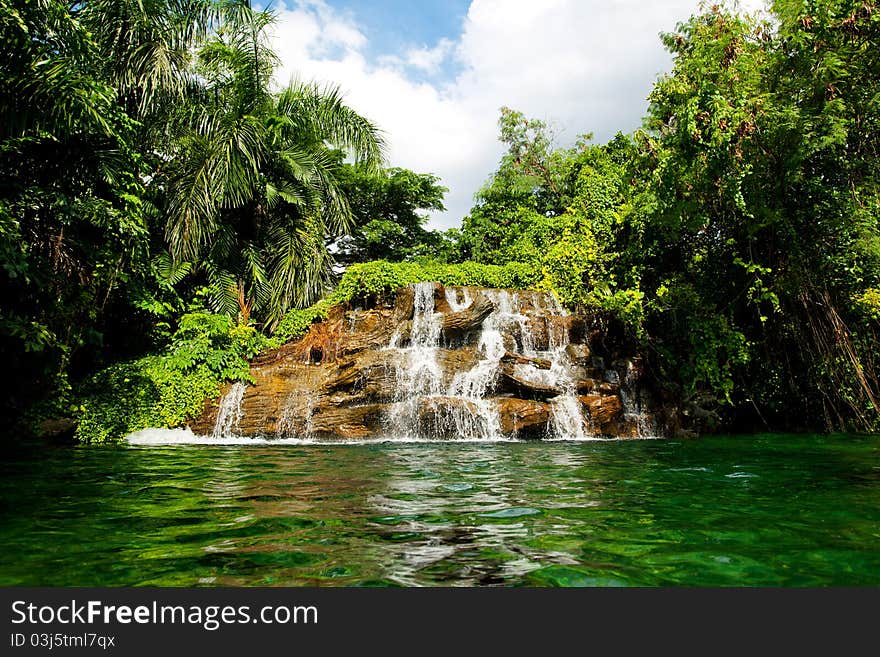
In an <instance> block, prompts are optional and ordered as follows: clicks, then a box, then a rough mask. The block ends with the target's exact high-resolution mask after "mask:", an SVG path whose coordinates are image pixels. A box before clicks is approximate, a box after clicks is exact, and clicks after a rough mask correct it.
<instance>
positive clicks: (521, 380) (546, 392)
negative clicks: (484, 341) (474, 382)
mask: <svg viewBox="0 0 880 657" xmlns="http://www.w3.org/2000/svg"><path fill="white" fill-rule="evenodd" d="M500 373H501V380H500V382H499V389H501V390H504V391H507V392H510V393H513V394H515V395H516V396H518V397H522V398H524V399H538V400H547V399H549V398H551V397H555V396H556V395H558V394H559V393H560V392H561V390H560V389H559V388H558V387H556V386H552V385H546V384H543V383H538V382H536V381H531V380H529V379H528V378H527V377H526V376H524V375H523V373H522V372H521V371H520V372H517V370H516V367H515V365H511V364H507V363H504V364H502V365H501V367H500Z"/></svg>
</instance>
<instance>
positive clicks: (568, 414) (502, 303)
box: [386, 283, 593, 441]
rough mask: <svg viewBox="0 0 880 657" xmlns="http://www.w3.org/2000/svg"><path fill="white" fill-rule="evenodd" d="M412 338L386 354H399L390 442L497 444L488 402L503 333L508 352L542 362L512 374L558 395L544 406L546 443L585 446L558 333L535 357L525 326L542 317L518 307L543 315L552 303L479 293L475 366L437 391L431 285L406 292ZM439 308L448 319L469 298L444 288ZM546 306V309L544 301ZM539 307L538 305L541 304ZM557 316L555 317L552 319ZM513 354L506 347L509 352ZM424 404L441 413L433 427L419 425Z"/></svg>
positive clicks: (396, 340) (496, 423)
mask: <svg viewBox="0 0 880 657" xmlns="http://www.w3.org/2000/svg"><path fill="white" fill-rule="evenodd" d="M414 290H415V300H414V309H413V320H412V332H411V335H410V342H409V346H407V347H401V346H400V344H401V335H400V334H399V333H395V335H394V336H393V337H392V338H391V341H390V342H389V345H388V349H391V350H398V351H400V352H401V358H400V360H399V361H398V365H397V368H396V372H395V374H396V377H395V381H396V394H395V404H394V405H393V407H392V410H391V412H390V413H389V415H388V418H387V422H386V426H387V429H386V431H387V434H388V435H390V436H409V437H418V436H419V435H420V433H426V434H427V435H426V436H424V437H426V438H431V437H432V436H438V435H453V436H457V437H458V438H460V439H462V440H485V441H497V440H501V439H503V437H504V436H503V435H502V432H501V422H500V416H499V411H498V406H497V403H496V402H495V401H494V400H493V399H491V398H490V395H491V394H492V393H493V392H494V389H495V386H496V383H497V381H498V377H499V372H500V364H501V359H502V357H503V356H504V354H505V353H506V351H507V348H506V346H505V343H504V342H505V337H504V336H505V334H507V335H516V336H517V345H516V347H515V350H516V351H518V352H519V353H521V354H522V355H524V356H527V357H530V358H543V359H546V360H548V361H550V369H549V370H540V369H537V368H535V367H533V366H531V365H527V364H526V365H518V366H516V368H517V369H516V371H517V374H520V375H523V376H524V378H527V379H529V380H532V381H536V382H540V383H541V384H543V385H547V386H550V387H553V388H556V389H557V390H559V395H558V396H556V397H554V398H553V399H552V400H550V408H551V422H550V427H549V431H548V437H552V438H556V439H566V440H589V439H591V438H593V436H592V435H591V433H590V432H589V431H588V430H587V422H586V418H585V416H584V414H583V411H582V406H581V403H580V400H579V399H578V398H577V396H576V392H575V382H576V381H575V377H574V375H573V374H572V371H571V370H572V363H571V360H570V359H569V357H568V355H567V353H566V351H565V347H566V346H567V345H568V344H569V335H568V332H567V331H565V330H559V331H558V335H557V334H553V332H551V335H550V336H549V345H548V347H549V348H548V349H547V350H544V351H539V350H538V349H537V348H536V340H535V336H534V335H533V331H532V327H533V325H534V324H533V323H534V322H535V321H543V320H544V314H543V313H541V314H537V315H533V316H530V315H529V314H528V313H527V312H526V310H525V308H526V307H528V306H531V307H532V308H534V309H536V310H539V311H540V310H543V309H544V308H545V307H546V306H550V307H551V308H553V309H554V311H555V310H556V309H557V308H558V303H557V302H556V300H555V298H552V297H551V296H550V295H542V294H539V293H522V296H520V294H519V293H516V292H514V293H510V292H508V291H506V290H484V291H483V294H484V295H485V296H486V297H487V298H488V299H489V300H490V301H492V303H493V305H494V310H493V311H492V313H491V314H490V315H489V316H488V317H487V318H486V319H485V320H484V321H483V323H482V327H481V330H480V335H479V338H478V340H477V354H478V356H479V360H478V361H477V363H476V364H475V365H474V366H473V367H471V369H469V370H466V371H464V372H458V373H456V374H455V375H454V376H453V377H452V380H451V381H450V382H449V384H448V385H445V386H444V384H443V372H442V370H441V367H440V365H439V363H438V361H437V354H438V350H439V349H440V328H441V323H442V322H441V316H440V315H439V314H438V313H436V312H435V307H434V285H433V284H432V283H419V284H417V285H415V286H414ZM445 298H446V302H447V304H448V306H449V308H450V309H451V311H452V312H458V311H461V310H464V309H465V308H467V307H468V306H469V305H470V304H471V302H472V298H471V296H470V293H469V291H468V290H467V289H466V288H460V289H455V288H446V290H445ZM545 299H546V300H549V302H545ZM545 303H546V305H545ZM559 314H561V313H559ZM511 347H512V348H513V346H512V345H511ZM431 397H439V398H443V399H440V400H437V403H438V405H439V406H440V407H441V409H442V410H441V411H440V412H437V413H434V415H433V417H434V423H435V424H434V426H430V427H421V426H420V425H419V417H418V415H419V407H420V404H424V403H425V401H426V400H427V401H429V402H430V398H431Z"/></svg>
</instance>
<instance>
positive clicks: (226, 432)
mask: <svg viewBox="0 0 880 657" xmlns="http://www.w3.org/2000/svg"><path fill="white" fill-rule="evenodd" d="M244 390H245V385H244V383H242V382H241V381H237V382H235V383H233V384H232V387H231V388H230V389H229V392H227V393H226V394H225V395H224V396H223V399H221V400H220V408H219V409H218V410H217V422H216V423H215V424H214V431H213V432H212V434H211V438H213V439H215V440H216V439H218V438H229V437H231V436H234V435H235V432H236V431H237V430H238V426H239V424H240V423H241V400H242V398H243V397H244Z"/></svg>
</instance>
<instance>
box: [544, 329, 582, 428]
mask: <svg viewBox="0 0 880 657" xmlns="http://www.w3.org/2000/svg"><path fill="white" fill-rule="evenodd" d="M547 339H548V343H549V344H548V347H549V359H550V370H549V372H550V375H551V377H552V379H553V380H554V381H555V386H556V387H557V388H559V390H560V394H559V395H558V396H557V397H554V398H553V399H552V400H550V404H551V409H552V414H551V416H550V429H551V433H552V435H553V437H554V438H560V439H577V440H584V439H586V438H589V437H590V434H589V433H588V432H587V430H586V427H587V421H586V418H585V417H584V412H583V408H582V406H581V403H580V400H578V398H577V396H576V394H575V380H574V377H573V376H572V374H571V366H572V363H571V359H570V358H569V357H568V353H567V352H566V347H567V346H568V345H569V343H570V336H569V334H568V331H565V330H558V331H555V330H553V327H548V336H547Z"/></svg>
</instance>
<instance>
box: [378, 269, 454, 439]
mask: <svg viewBox="0 0 880 657" xmlns="http://www.w3.org/2000/svg"><path fill="white" fill-rule="evenodd" d="M413 288H414V292H415V294H414V299H413V318H412V324H411V328H410V334H409V346H408V347H405V348H401V347H400V346H399V345H400V342H401V334H400V331H397V332H395V333H394V335H393V336H392V337H391V342H390V344H389V345H388V347H389V349H396V350H398V351H400V352H402V356H403V357H402V358H401V359H399V360H398V363H397V366H396V371H395V382H396V394H395V399H394V402H395V403H394V405H393V406H392V408H391V412H390V414H389V417H388V429H389V431H390V433H392V434H396V435H398V436H411V435H414V434H415V433H417V431H416V426H417V421H418V411H419V402H420V400H421V399H422V398H425V397H430V396H436V395H439V394H440V392H441V386H442V382H443V370H442V369H441V368H440V365H439V363H438V362H437V350H438V349H439V348H440V315H439V313H435V312H434V284H433V283H416V284H415V285H414V286H413Z"/></svg>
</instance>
